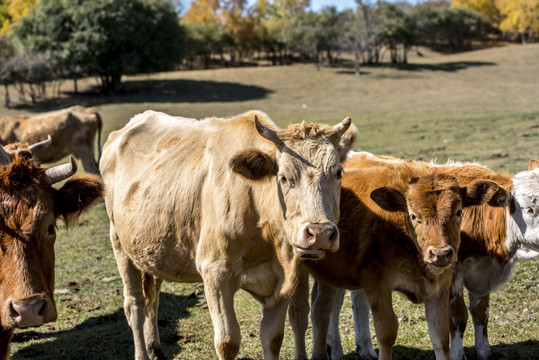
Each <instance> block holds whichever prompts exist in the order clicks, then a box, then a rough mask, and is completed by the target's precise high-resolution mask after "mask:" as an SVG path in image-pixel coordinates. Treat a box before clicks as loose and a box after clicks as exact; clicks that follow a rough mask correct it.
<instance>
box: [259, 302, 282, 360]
mask: <svg viewBox="0 0 539 360" xmlns="http://www.w3.org/2000/svg"><path fill="white" fill-rule="evenodd" d="M287 309H288V300H286V299H282V300H281V301H279V303H278V304H277V305H275V306H274V307H272V308H271V309H268V308H264V312H263V315H262V321H261V323H260V340H261V341H262V349H263V350H264V360H278V359H279V351H280V350H281V345H282V343H283V337H284V323H285V321H286V310H287Z"/></svg>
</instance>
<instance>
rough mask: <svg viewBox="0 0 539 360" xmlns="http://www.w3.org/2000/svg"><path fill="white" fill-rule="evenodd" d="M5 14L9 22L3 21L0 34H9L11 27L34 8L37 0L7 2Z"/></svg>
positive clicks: (9, 0)
mask: <svg viewBox="0 0 539 360" xmlns="http://www.w3.org/2000/svg"><path fill="white" fill-rule="evenodd" d="M7 3H8V6H7V13H8V16H9V17H10V18H11V20H5V21H4V23H3V24H1V25H2V27H1V28H0V34H10V33H11V31H12V29H13V26H15V25H16V24H18V23H19V21H20V20H21V19H22V18H23V17H25V16H26V15H27V14H28V12H29V11H30V10H31V9H32V8H34V7H35V6H36V5H37V3H39V0H7Z"/></svg>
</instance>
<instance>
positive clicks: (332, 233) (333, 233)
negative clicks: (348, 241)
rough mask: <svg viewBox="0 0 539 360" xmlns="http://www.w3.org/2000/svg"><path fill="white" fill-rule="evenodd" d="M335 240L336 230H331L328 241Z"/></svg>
mask: <svg viewBox="0 0 539 360" xmlns="http://www.w3.org/2000/svg"><path fill="white" fill-rule="evenodd" d="M336 238H337V229H335V228H333V230H332V231H331V234H330V235H329V240H330V241H335V239H336Z"/></svg>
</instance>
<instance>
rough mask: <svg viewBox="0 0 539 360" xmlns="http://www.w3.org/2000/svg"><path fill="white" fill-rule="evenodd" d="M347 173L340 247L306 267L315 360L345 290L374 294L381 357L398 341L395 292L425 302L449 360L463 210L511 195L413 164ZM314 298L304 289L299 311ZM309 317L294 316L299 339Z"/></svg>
mask: <svg viewBox="0 0 539 360" xmlns="http://www.w3.org/2000/svg"><path fill="white" fill-rule="evenodd" d="M345 172H346V175H345V176H344V177H343V184H342V193H341V219H340V221H339V231H340V233H341V241H340V248H339V250H338V251H337V252H335V253H328V254H326V257H325V258H324V259H322V260H319V261H317V262H312V261H306V262H304V265H305V268H306V269H307V270H308V271H309V273H311V274H312V275H314V277H315V279H316V280H317V282H316V284H315V287H314V288H313V292H312V310H311V319H312V326H313V342H314V345H313V358H315V359H325V358H327V353H326V335H327V329H328V325H329V320H330V319H329V317H330V313H331V309H332V307H333V300H334V297H335V295H336V292H337V288H345V289H363V291H364V293H365V294H366V296H367V299H368V303H369V305H370V307H371V309H372V314H373V319H374V327H375V331H376V338H377V341H378V345H379V348H380V359H385V360H388V359H391V357H392V347H393V344H394V343H395V339H396V337H397V329H398V321H397V317H396V315H395V313H394V311H393V307H392V292H393V291H399V292H401V293H403V294H405V295H406V296H407V297H408V298H409V299H410V301H412V302H414V303H424V304H425V313H426V317H427V321H428V325H429V334H430V337H431V341H432V345H433V348H434V351H435V354H436V358H437V359H449V316H448V301H449V290H450V287H451V283H452V280H453V269H454V265H455V263H456V261H457V252H458V249H459V245H460V226H461V218H462V211H463V209H464V208H466V207H469V206H472V205H477V204H481V203H483V202H491V203H496V204H504V203H505V201H506V200H507V199H508V198H509V194H508V192H507V191H506V190H505V189H503V188H502V187H500V186H498V185H496V184H495V183H494V182H491V181H477V182H474V183H471V184H468V186H467V187H460V186H459V184H458V182H457V180H456V179H455V178H453V177H451V176H448V175H446V174H443V173H441V172H439V171H437V169H431V171H430V172H422V173H418V172H416V171H415V169H414V168H413V167H410V166H407V165H406V164H403V165H390V166H387V165H384V166H371V167H364V168H361V169H348V168H345ZM305 289H306V290H307V291H305ZM307 294H308V288H306V287H304V286H300V287H298V289H297V292H296V294H295V296H294V299H293V301H292V303H291V308H290V311H291V312H292V313H297V312H300V311H304V312H305V311H308V306H307V305H306V302H307ZM306 318H307V314H306V313H304V314H303V316H291V319H292V320H291V321H296V322H298V321H300V320H298V319H303V324H295V325H294V324H293V329H294V332H295V333H296V334H297V333H300V335H301V332H303V331H304V330H306V324H307V320H306ZM294 319H295V320H294ZM298 330H301V331H298ZM296 345H297V343H296ZM296 351H297V352H296V357H300V358H301V357H305V355H306V354H305V352H304V349H299V350H298V349H296Z"/></svg>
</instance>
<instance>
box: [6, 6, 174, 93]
mask: <svg viewBox="0 0 539 360" xmlns="http://www.w3.org/2000/svg"><path fill="white" fill-rule="evenodd" d="M89 14H91V16H89ZM14 32H15V34H16V36H17V37H18V38H19V39H20V41H21V42H22V44H23V45H24V47H25V49H26V50H27V51H30V52H36V53H37V52H45V51H50V52H52V53H53V55H54V56H55V57H58V58H59V59H60V60H61V61H62V63H65V64H66V65H67V66H68V69H67V72H68V73H69V74H70V75H71V76H72V77H73V76H76V74H81V73H85V74H89V75H95V76H98V77H99V79H100V80H101V87H102V90H103V91H105V92H108V91H115V89H116V87H117V85H118V84H119V83H120V81H121V77H122V75H125V74H135V73H140V72H145V73H149V72H154V71H164V70H169V69H171V68H173V67H174V65H175V64H177V63H179V61H180V59H181V56H182V49H183V39H184V31H183V28H182V27H181V26H180V24H179V19H178V17H177V15H176V13H175V12H174V9H173V6H172V3H171V2H168V1H162V0H101V1H93V0H65V1H56V0H42V1H41V2H40V3H39V5H38V7H37V9H36V12H35V13H33V14H30V15H29V16H27V17H25V18H23V19H22V21H21V23H20V25H19V26H17V27H16V28H15V29H14Z"/></svg>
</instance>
